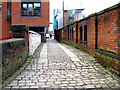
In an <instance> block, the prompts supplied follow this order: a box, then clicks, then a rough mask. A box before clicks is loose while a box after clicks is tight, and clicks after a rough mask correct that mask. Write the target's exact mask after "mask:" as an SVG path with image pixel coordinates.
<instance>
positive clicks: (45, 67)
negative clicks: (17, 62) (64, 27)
mask: <svg viewBox="0 0 120 90" xmlns="http://www.w3.org/2000/svg"><path fill="white" fill-rule="evenodd" d="M78 56H79V57H78ZM118 87H119V84H118V81H117V79H114V78H112V76H111V75H110V74H109V73H108V72H107V71H106V70H105V69H104V68H103V67H101V65H100V64H98V63H96V60H95V59H94V58H93V57H92V56H90V55H89V54H86V53H84V52H82V51H80V50H78V49H75V48H73V47H71V46H67V45H65V44H60V43H58V42H57V41H55V40H48V41H47V42H46V43H45V44H44V45H43V48H42V51H41V53H40V57H39V58H38V59H37V58H36V59H34V60H33V61H31V64H30V65H29V66H28V67H27V68H26V70H25V71H24V72H22V73H21V75H19V76H18V77H17V78H15V79H14V80H13V81H12V82H11V83H10V84H9V85H8V86H7V87H5V88H11V89H14V88H15V89H16V88H20V89H24V88H26V89H28V88H78V89H83V88H104V89H105V90H106V88H108V90H110V89H114V88H118ZM100 90H101V89H100Z"/></svg>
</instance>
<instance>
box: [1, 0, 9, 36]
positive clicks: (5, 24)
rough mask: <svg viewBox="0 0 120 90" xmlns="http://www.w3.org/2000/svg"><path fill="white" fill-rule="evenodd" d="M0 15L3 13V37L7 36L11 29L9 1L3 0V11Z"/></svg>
mask: <svg viewBox="0 0 120 90" xmlns="http://www.w3.org/2000/svg"><path fill="white" fill-rule="evenodd" d="M0 15H2V37H7V36H8V35H9V31H10V20H9V21H8V20H7V2H2V13H1V14H0ZM0 37H1V36H0Z"/></svg>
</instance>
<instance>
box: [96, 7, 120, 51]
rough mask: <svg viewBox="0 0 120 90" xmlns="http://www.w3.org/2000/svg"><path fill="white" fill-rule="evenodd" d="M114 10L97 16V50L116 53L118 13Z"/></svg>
mask: <svg viewBox="0 0 120 90" xmlns="http://www.w3.org/2000/svg"><path fill="white" fill-rule="evenodd" d="M117 10H120V8H119V9H114V10H111V11H109V12H106V13H103V14H101V15H99V16H98V48H100V47H102V48H104V49H110V50H113V51H116V52H117V51H118V24H117V20H118V19H119V18H118V11H117Z"/></svg>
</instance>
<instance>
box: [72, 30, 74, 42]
mask: <svg viewBox="0 0 120 90" xmlns="http://www.w3.org/2000/svg"><path fill="white" fill-rule="evenodd" d="M73 38H74V31H73V28H72V40H73Z"/></svg>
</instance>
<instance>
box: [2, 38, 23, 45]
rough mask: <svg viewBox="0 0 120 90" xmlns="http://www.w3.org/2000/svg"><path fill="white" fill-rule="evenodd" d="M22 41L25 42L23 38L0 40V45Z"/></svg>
mask: <svg viewBox="0 0 120 90" xmlns="http://www.w3.org/2000/svg"><path fill="white" fill-rule="evenodd" d="M22 40H25V38H12V39H7V40H0V44H4V43H10V42H16V41H22Z"/></svg>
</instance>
